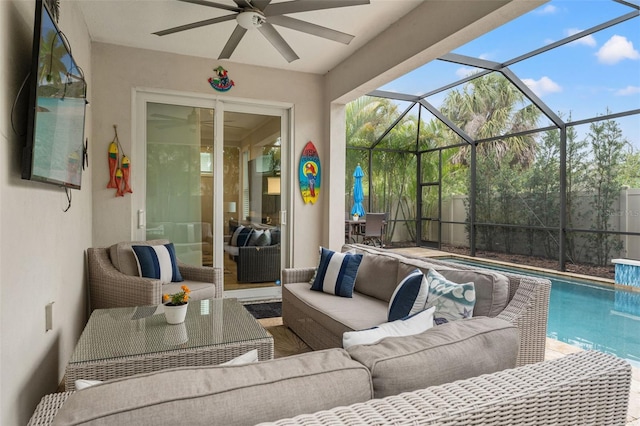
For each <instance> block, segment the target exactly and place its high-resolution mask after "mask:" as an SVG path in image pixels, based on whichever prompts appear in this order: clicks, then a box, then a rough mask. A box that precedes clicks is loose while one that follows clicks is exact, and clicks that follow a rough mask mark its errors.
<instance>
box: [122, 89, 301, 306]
mask: <svg viewBox="0 0 640 426" xmlns="http://www.w3.org/2000/svg"><path fill="white" fill-rule="evenodd" d="M150 102H152V103H166V104H171V105H179V106H189V107H199V108H213V109H214V117H215V119H214V128H213V140H214V143H213V145H214V150H213V164H214V166H213V168H214V178H213V181H214V188H215V189H214V196H213V212H214V222H213V226H212V227H213V235H214V236H215V240H214V248H213V250H214V256H213V266H214V267H218V268H221V270H224V251H223V243H224V241H223V235H224V224H223V215H221V214H220V213H219V212H222V210H223V191H222V185H223V180H222V176H223V149H224V144H223V143H218V141H220V140H223V136H222V135H224V112H225V111H230V112H240V113H250V114H262V115H270V116H278V117H280V133H281V141H282V145H281V147H282V148H281V178H282V179H281V182H282V186H281V209H282V210H281V215H280V224H281V225H280V226H281V246H282V253H281V265H280V268H281V269H282V268H286V267H288V266H289V265H291V253H292V250H291V244H292V241H293V236H292V233H291V232H290V230H291V229H293V226H292V225H293V222H292V221H293V217H289V216H291V215H289V214H288V212H291V211H292V194H291V190H292V187H293V185H291V184H286V182H292V176H293V175H292V173H293V169H292V168H291V167H292V164H293V163H292V152H293V146H292V145H293V138H292V135H293V114H294V106H293V104H291V103H285V102H274V101H263V100H255V99H245V98H236V97H230V96H226V95H225V96H222V95H217V94H202V93H192V92H180V91H173V90H162V89H152V88H134V89H133V90H132V108H131V110H132V120H131V123H132V126H131V138H132V141H140V143H135V142H134V143H133V144H132V150H131V151H132V152H131V161H132V164H134V167H133V168H132V171H131V184H132V187H133V188H136V191H134V193H133V194H131V239H132V241H144V240H146V227H145V226H146V189H147V182H146V180H147V179H146V165H147V149H146V148H147V144H146V140H147V126H146V116H147V103H150ZM223 279H224V274H223ZM281 296H282V291H281V287H279V286H277V287H264V288H255V289H246V290H231V291H225V292H224V297H236V298H239V299H243V300H251V299H256V300H263V299H278V298H281Z"/></svg>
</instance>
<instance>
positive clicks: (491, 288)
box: [398, 259, 509, 317]
mask: <svg viewBox="0 0 640 426" xmlns="http://www.w3.org/2000/svg"><path fill="white" fill-rule="evenodd" d="M415 268H419V269H420V270H421V271H422V272H424V273H425V274H427V273H428V272H429V269H435V270H436V271H438V272H439V273H440V274H441V275H442V276H443V277H445V278H446V279H448V280H449V281H453V282H454V283H458V284H462V283H467V282H473V284H474V287H475V290H476V304H475V306H474V308H473V315H474V316H488V317H495V316H497V315H498V314H499V313H500V312H502V311H503V310H504V308H506V307H507V305H508V304H509V278H507V277H506V276H505V275H503V274H500V273H498V272H494V271H488V270H486V269H458V268H456V267H455V266H453V264H452V266H451V267H446V266H440V265H438V266H434V265H433V264H432V263H429V262H428V261H424V260H422V259H404V260H402V261H400V263H399V265H398V282H399V281H400V280H402V279H403V278H404V277H406V276H407V275H408V274H409V273H411V272H412V271H413V270H414V269H415Z"/></svg>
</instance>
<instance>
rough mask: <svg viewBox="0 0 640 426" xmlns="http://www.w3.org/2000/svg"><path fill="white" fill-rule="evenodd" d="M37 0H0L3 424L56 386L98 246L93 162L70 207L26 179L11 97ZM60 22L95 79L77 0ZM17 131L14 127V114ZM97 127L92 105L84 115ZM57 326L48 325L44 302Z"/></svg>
mask: <svg viewBox="0 0 640 426" xmlns="http://www.w3.org/2000/svg"><path fill="white" fill-rule="evenodd" d="M34 5H35V2H33V1H0V57H1V58H2V59H1V60H0V84H2V95H1V96H0V99H1V101H0V158H1V159H2V164H1V165H0V170H1V171H2V172H1V173H0V206H1V209H0V263H1V266H0V392H1V395H0V401H1V403H0V424H2V425H6V426H12V425H24V424H26V423H27V421H28V420H29V417H30V416H31V413H32V412H33V409H34V408H35V406H36V404H37V403H38V401H39V400H40V398H41V397H42V395H44V394H46V393H50V392H52V391H55V390H56V387H57V384H58V383H59V382H60V381H61V380H62V376H63V374H64V367H65V365H66V363H67V361H68V359H69V357H70V356H71V353H72V351H73V348H74V346H75V343H76V341H77V340H78V337H79V336H80V332H81V331H82V328H83V327H84V323H85V320H86V303H85V300H86V292H85V250H86V248H87V247H89V246H90V245H91V222H92V221H91V215H92V209H91V198H92V197H91V186H92V179H91V169H89V170H88V171H85V172H84V173H83V176H82V190H81V191H76V190H74V191H72V196H73V198H72V204H71V209H70V210H69V211H68V212H67V213H64V212H63V211H62V210H63V208H65V207H66V205H67V199H66V196H65V193H64V191H63V190H62V189H60V188H56V187H54V186H51V185H45V184H41V183H36V182H29V181H24V180H22V179H21V178H20V156H21V147H22V144H23V143H24V132H25V126H26V109H27V104H26V102H27V98H28V95H27V93H24V92H23V93H22V94H21V95H20V96H19V98H18V104H17V108H16V110H15V111H13V114H12V107H13V102H14V100H15V98H16V96H18V92H19V88H20V85H21V84H22V82H23V80H24V78H25V77H26V76H27V74H28V72H29V69H30V64H31V46H32V39H33V24H34ZM60 9H61V13H60V22H59V25H60V28H61V29H62V31H63V32H64V33H65V34H66V36H67V38H68V39H69V43H70V44H71V46H72V49H73V55H74V58H75V59H76V61H77V62H78V64H79V65H80V66H81V67H82V68H83V70H84V72H85V75H86V76H87V77H89V93H91V81H90V76H91V63H90V55H91V46H90V43H89V37H88V34H87V30H86V26H85V24H84V21H83V18H82V15H81V14H80V12H79V11H78V8H77V4H75V2H69V1H65V0H63V1H62V2H61V7H60ZM12 115H13V119H14V122H15V125H16V130H17V131H18V134H16V133H15V132H14V130H13V129H12V125H11V121H10V118H11V116H12ZM86 129H87V136H90V135H91V133H90V132H91V110H90V109H89V110H88V115H87V125H86ZM49 302H54V305H53V330H51V331H48V332H46V331H45V305H46V304H48V303H49Z"/></svg>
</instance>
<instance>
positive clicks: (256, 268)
mask: <svg viewBox="0 0 640 426" xmlns="http://www.w3.org/2000/svg"><path fill="white" fill-rule="evenodd" d="M230 226H231V228H230V231H231V236H230V237H229V238H228V241H225V244H224V248H223V249H224V251H225V253H227V254H228V256H229V257H231V258H232V259H233V260H234V261H235V262H236V272H237V277H238V282H239V283H259V282H269V281H274V282H275V281H278V280H280V252H281V250H280V229H279V228H277V227H273V226H269V225H263V224H251V223H248V222H247V223H245V224H244V225H243V224H236V225H230Z"/></svg>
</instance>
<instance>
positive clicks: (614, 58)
mask: <svg viewBox="0 0 640 426" xmlns="http://www.w3.org/2000/svg"><path fill="white" fill-rule="evenodd" d="M596 56H597V57H598V61H599V62H601V63H603V64H607V65H613V64H617V63H618V62H620V61H622V60H623V59H640V53H639V52H638V51H637V50H636V49H634V48H633V43H632V42H630V41H629V40H627V38H626V37H623V36H619V35H614V36H613V37H611V38H610V39H609V40H607V42H606V43H605V44H604V45H602V47H601V48H600V50H598V51H597V52H596Z"/></svg>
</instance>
